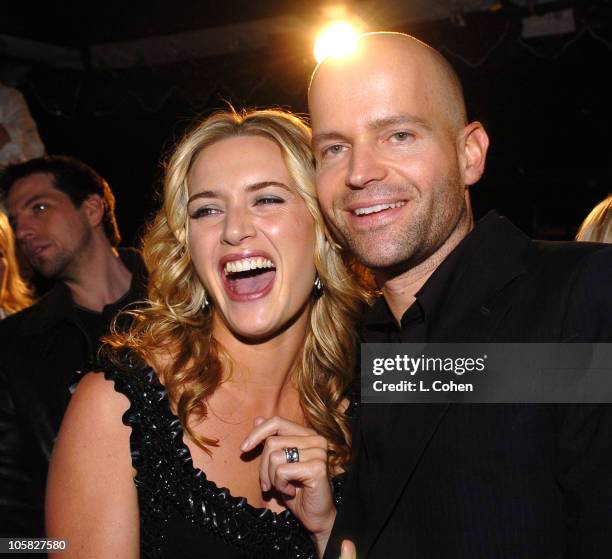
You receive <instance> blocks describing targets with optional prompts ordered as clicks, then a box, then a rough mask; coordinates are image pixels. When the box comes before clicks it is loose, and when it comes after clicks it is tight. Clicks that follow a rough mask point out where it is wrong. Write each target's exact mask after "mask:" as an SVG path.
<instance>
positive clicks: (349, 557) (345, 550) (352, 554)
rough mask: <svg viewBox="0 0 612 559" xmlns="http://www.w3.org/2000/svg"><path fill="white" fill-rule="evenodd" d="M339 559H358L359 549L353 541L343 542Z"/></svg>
mask: <svg viewBox="0 0 612 559" xmlns="http://www.w3.org/2000/svg"><path fill="white" fill-rule="evenodd" d="M339 559H357V549H355V544H354V543H353V542H352V541H351V540H342V547H341V548H340V558H339Z"/></svg>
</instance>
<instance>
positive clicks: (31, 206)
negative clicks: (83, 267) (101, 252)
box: [6, 173, 92, 279]
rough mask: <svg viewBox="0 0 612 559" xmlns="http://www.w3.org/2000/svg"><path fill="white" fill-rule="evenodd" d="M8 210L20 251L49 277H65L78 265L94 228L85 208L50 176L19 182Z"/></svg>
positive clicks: (7, 203) (9, 195) (40, 176)
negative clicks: (73, 199)
mask: <svg viewBox="0 0 612 559" xmlns="http://www.w3.org/2000/svg"><path fill="white" fill-rule="evenodd" d="M6 207H7V210H8V214H9V218H10V221H11V224H12V226H13V229H14V231H15V238H16V240H17V244H18V245H19V248H20V249H21V250H22V251H23V253H24V255H25V256H26V258H27V259H28V261H29V262H30V264H31V265H32V267H33V268H34V269H35V270H36V271H38V272H39V273H41V274H42V275H43V276H45V277H47V278H53V279H55V278H57V279H62V278H65V277H66V276H67V275H69V274H70V273H71V272H72V269H73V268H74V266H76V265H78V259H79V256H80V255H81V254H82V253H83V250H84V248H85V247H86V246H87V245H88V244H89V242H90V240H91V236H92V228H91V225H90V223H89V221H88V219H87V215H86V213H85V208H84V205H82V206H81V207H80V208H76V207H75V206H74V204H73V203H72V200H71V199H70V198H69V196H68V195H67V194H65V193H64V192H62V191H60V190H57V189H56V188H55V187H54V186H53V177H52V176H51V175H49V174H44V173H35V174H33V175H30V176H28V177H25V178H23V179H20V180H18V181H16V182H15V184H14V185H13V186H12V188H11V190H10V191H9V194H8V196H7V198H6Z"/></svg>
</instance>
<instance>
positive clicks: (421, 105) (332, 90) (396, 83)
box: [309, 57, 468, 270]
mask: <svg viewBox="0 0 612 559" xmlns="http://www.w3.org/2000/svg"><path fill="white" fill-rule="evenodd" d="M435 83H436V80H435V78H434V75H433V74H432V73H431V72H430V73H429V74H428V71H427V69H426V68H424V67H422V65H419V64H418V63H416V62H415V64H413V65H411V64H410V63H409V62H407V61H405V60H402V61H397V60H394V59H393V58H392V57H391V58H389V59H387V60H377V61H376V64H372V63H371V62H355V63H347V64H346V65H341V64H337V65H329V66H327V67H326V66H323V67H322V68H320V69H319V71H318V73H317V75H316V77H315V79H314V81H313V84H312V87H311V91H310V99H309V101H310V113H311V118H312V126H313V149H314V154H315V158H316V161H317V192H318V196H319V201H320V203H321V206H322V208H323V211H324V213H325V215H326V218H327V220H328V222H329V224H330V226H331V227H332V229H333V230H334V232H335V234H336V235H337V236H338V237H339V240H340V241H341V242H342V243H343V244H344V245H345V246H347V247H348V248H349V250H351V251H352V252H353V253H354V255H355V256H356V257H357V258H358V259H359V260H360V261H361V262H362V263H363V264H365V265H366V266H369V267H372V268H375V269H383V270H395V269H400V270H401V269H402V268H405V269H407V268H409V267H412V266H414V265H416V264H418V263H420V262H422V261H424V260H425V259H426V258H428V257H429V256H430V255H431V254H433V253H434V252H435V251H436V250H438V249H439V248H440V246H441V245H442V244H443V243H444V242H445V241H446V240H447V239H448V237H449V235H450V234H451V233H452V232H453V230H454V229H455V228H456V227H457V224H458V223H459V222H460V221H461V220H462V219H464V218H465V215H466V212H467V210H468V206H467V196H466V193H465V186H464V181H463V179H462V177H461V172H460V166H459V159H458V140H459V135H460V132H461V130H459V129H458V127H456V126H452V125H451V124H450V122H449V119H448V117H447V113H444V112H443V111H441V110H440V108H439V103H438V101H437V100H438V99H439V98H440V96H439V95H437V94H436V91H435Z"/></svg>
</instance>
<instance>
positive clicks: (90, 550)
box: [47, 110, 366, 559]
mask: <svg viewBox="0 0 612 559" xmlns="http://www.w3.org/2000/svg"><path fill="white" fill-rule="evenodd" d="M309 143H310V131H309V129H308V127H307V126H306V125H305V124H304V123H303V122H302V121H301V120H299V119H298V118H297V117H295V116H293V115H291V114H287V113H283V112H280V111H274V110H267V111H255V112H251V113H246V114H241V115H239V114H235V113H230V112H227V113H220V114H216V115H214V116H212V117H210V118H209V119H207V120H205V121H204V122H203V123H202V124H201V125H200V126H199V127H198V128H196V129H195V130H193V131H192V132H191V133H189V134H188V135H187V136H186V137H185V139H184V140H183V141H182V142H181V143H180V145H179V146H178V147H177V149H176V151H175V152H174V155H173V156H172V158H171V160H170V162H169V164H168V167H167V172H166V177H165V184H164V200H163V207H162V209H161V210H160V211H159V213H158V215H157V217H156V218H155V220H154V221H153V223H152V225H151V227H150V228H149V231H148V233H147V235H146V238H145V241H144V256H145V260H146V263H147V267H148V269H149V271H150V285H149V301H148V304H147V306H146V308H143V309H141V310H138V311H133V312H132V313H131V314H132V326H131V328H130V329H129V330H128V332H127V333H124V334H119V333H117V334H115V335H114V336H113V337H112V338H111V339H109V340H108V343H107V349H108V348H110V349H108V351H107V352H106V357H105V359H103V363H102V369H103V370H104V374H89V375H87V376H86V377H85V378H84V379H83V380H82V381H81V383H80V384H79V387H78V389H77V391H76V393H75V394H74V396H73V398H72V401H71V403H70V407H69V409H68V411H67V413H66V416H65V418H64V423H63V425H62V428H61V431H60V435H59V438H58V441H57V445H56V448H55V453H54V457H53V461H52V465H51V471H50V479H49V486H48V492H47V528H48V535H49V537H53V538H65V539H67V540H68V541H69V547H68V551H67V552H64V553H63V554H62V555H61V557H63V558H66V557H86V558H90V557H100V558H104V557H121V558H136V557H140V556H143V557H184V558H188V557H198V558H207V557H224V558H246V557H266V558H268V559H272V558H275V557H278V558H281V557H282V558H285V557H314V556H316V554H317V553H319V554H320V552H321V549H322V547H323V546H324V542H325V541H326V538H327V536H328V534H327V533H326V532H325V530H324V528H323V526H329V518H332V517H333V515H334V514H335V508H334V504H333V500H332V495H331V493H332V490H331V488H330V483H329V480H330V477H331V476H332V475H333V474H334V473H336V472H338V471H340V470H342V469H343V467H344V466H345V464H346V462H347V459H348V456H349V445H350V440H349V439H350V436H349V425H348V421H349V420H348V418H347V415H346V413H345V409H346V403H347V402H346V397H347V392H348V391H349V388H350V384H351V376H352V374H351V373H352V370H353V365H354V362H353V355H354V354H355V351H354V350H355V342H356V339H355V338H356V334H355V321H356V319H357V317H358V313H359V310H360V307H361V304H362V301H363V300H364V298H365V296H366V294H365V291H364V290H363V289H361V288H360V287H359V286H358V285H357V284H356V283H355V281H354V280H353V279H352V277H351V275H349V274H348V272H347V270H346V269H345V267H344V264H343V261H342V258H341V256H340V254H339V253H338V252H337V250H336V247H335V245H334V244H333V242H332V241H331V240H330V239H329V238H328V236H327V232H326V230H325V226H324V224H323V220H322V217H321V214H320V213H319V210H318V207H317V203H316V199H315V195H314V185H313V174H314V170H313V164H312V157H311V154H310V150H309ZM254 426H256V427H257V429H258V432H259V433H261V432H265V433H266V434H267V435H268V438H267V441H266V444H265V446H264V448H263V451H262V449H261V447H260V446H257V447H256V448H254V449H252V448H251V447H252V446H253V443H252V442H251V441H250V439H249V436H248V435H249V433H251V431H252V430H253V428H254ZM281 480H282V481H281ZM279 489H280V490H279ZM294 513H295V514H294ZM297 517H300V518H313V519H315V518H316V519H321V520H322V521H321V523H320V524H318V523H317V522H313V523H312V524H311V525H302V524H301V523H300V522H299V521H298V520H297ZM323 520H324V521H323Z"/></svg>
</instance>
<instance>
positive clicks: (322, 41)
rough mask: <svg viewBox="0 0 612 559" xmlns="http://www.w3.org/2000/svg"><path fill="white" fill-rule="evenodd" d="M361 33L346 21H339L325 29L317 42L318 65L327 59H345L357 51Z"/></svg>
mask: <svg viewBox="0 0 612 559" xmlns="http://www.w3.org/2000/svg"><path fill="white" fill-rule="evenodd" d="M358 38H359V33H358V32H357V30H356V29H355V28H354V27H353V26H352V25H351V24H350V23H347V22H346V21H339V22H337V23H333V24H331V25H330V26H329V27H327V28H326V29H324V30H323V31H322V32H321V33H320V34H319V36H318V37H317V40H316V41H315V47H314V56H315V60H316V61H317V63H320V62H321V61H323V60H324V59H325V58H344V57H345V56H349V55H351V54H352V53H354V52H355V50H357V41H358Z"/></svg>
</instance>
